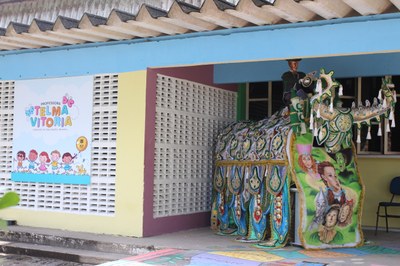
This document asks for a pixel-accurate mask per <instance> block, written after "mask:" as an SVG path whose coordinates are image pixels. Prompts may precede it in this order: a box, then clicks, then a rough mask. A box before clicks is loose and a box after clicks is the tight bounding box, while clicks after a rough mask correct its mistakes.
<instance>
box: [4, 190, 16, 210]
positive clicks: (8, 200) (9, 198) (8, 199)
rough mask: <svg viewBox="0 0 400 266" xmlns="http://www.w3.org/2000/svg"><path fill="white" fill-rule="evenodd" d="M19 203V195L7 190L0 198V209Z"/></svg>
mask: <svg viewBox="0 0 400 266" xmlns="http://www.w3.org/2000/svg"><path fill="white" fill-rule="evenodd" d="M18 203H19V195H18V194H17V193H15V192H12V191H11V192H7V193H6V194H4V196H3V197H1V198H0V209H5V208H8V207H12V206H16V205H18Z"/></svg>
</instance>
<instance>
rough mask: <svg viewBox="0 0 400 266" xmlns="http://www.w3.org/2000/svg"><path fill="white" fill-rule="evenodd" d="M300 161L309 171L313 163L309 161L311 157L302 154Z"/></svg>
mask: <svg viewBox="0 0 400 266" xmlns="http://www.w3.org/2000/svg"><path fill="white" fill-rule="evenodd" d="M301 160H302V161H303V164H304V166H305V167H306V168H307V169H311V168H312V165H313V161H312V159H311V155H309V154H304V155H303V156H302V158H301Z"/></svg>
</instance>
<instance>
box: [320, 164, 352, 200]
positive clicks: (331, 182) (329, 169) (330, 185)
mask: <svg viewBox="0 0 400 266" xmlns="http://www.w3.org/2000/svg"><path fill="white" fill-rule="evenodd" d="M318 172H319V174H320V176H321V180H322V181H323V182H324V184H325V186H326V190H325V198H326V199H327V203H328V205H333V204H338V205H339V206H342V205H343V204H344V203H345V202H346V193H345V190H344V189H343V188H342V187H341V185H340V182H339V179H338V178H337V175H336V171H335V167H334V166H333V164H332V163H330V162H322V163H320V164H319V165H318Z"/></svg>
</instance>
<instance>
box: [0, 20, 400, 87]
mask: <svg viewBox="0 0 400 266" xmlns="http://www.w3.org/2000/svg"><path fill="white" fill-rule="evenodd" d="M399 27H400V15H399V13H395V14H385V15H376V16H366V17H357V18H347V19H337V20H327V21H317V22H304V23H295V24H288V25H276V26H261V27H248V28H240V29H229V30H220V31H213V32H207V33H193V34H183V35H177V36H166V37H157V38H149V39H140V40H137V41H135V40H129V41H119V42H107V43H95V44H85V45H77V46H63V47H58V48H49V49H30V50H26V51H14V52H1V53H0V58H1V60H0V79H3V80H18V79H31V78H46V77H62V76H80V75H91V74H99V73H120V72H129V71H137V70H145V69H146V68H148V67H170V66H178V65H198V64H219V63H234V62H254V61H268V60H282V59H285V58H293V57H302V58H315V57H324V58H328V59H329V58H331V57H335V56H338V55H359V54H375V53H388V52H400V46H399V45H398V43H400V34H396V33H397V32H398V29H399Z"/></svg>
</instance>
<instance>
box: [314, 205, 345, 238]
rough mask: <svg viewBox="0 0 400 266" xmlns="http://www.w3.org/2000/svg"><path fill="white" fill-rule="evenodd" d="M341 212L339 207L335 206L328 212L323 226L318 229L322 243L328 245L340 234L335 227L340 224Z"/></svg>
mask: <svg viewBox="0 0 400 266" xmlns="http://www.w3.org/2000/svg"><path fill="white" fill-rule="evenodd" d="M339 210H340V207H339V205H337V204H334V205H331V206H330V207H329V208H328V210H327V211H326V214H325V215H324V219H323V221H322V224H321V226H320V228H319V229H318V236H319V240H321V242H322V243H325V244H328V243H330V242H332V240H333V239H334V238H335V237H336V236H337V233H338V232H337V231H336V229H335V227H336V224H337V222H338V216H339Z"/></svg>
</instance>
